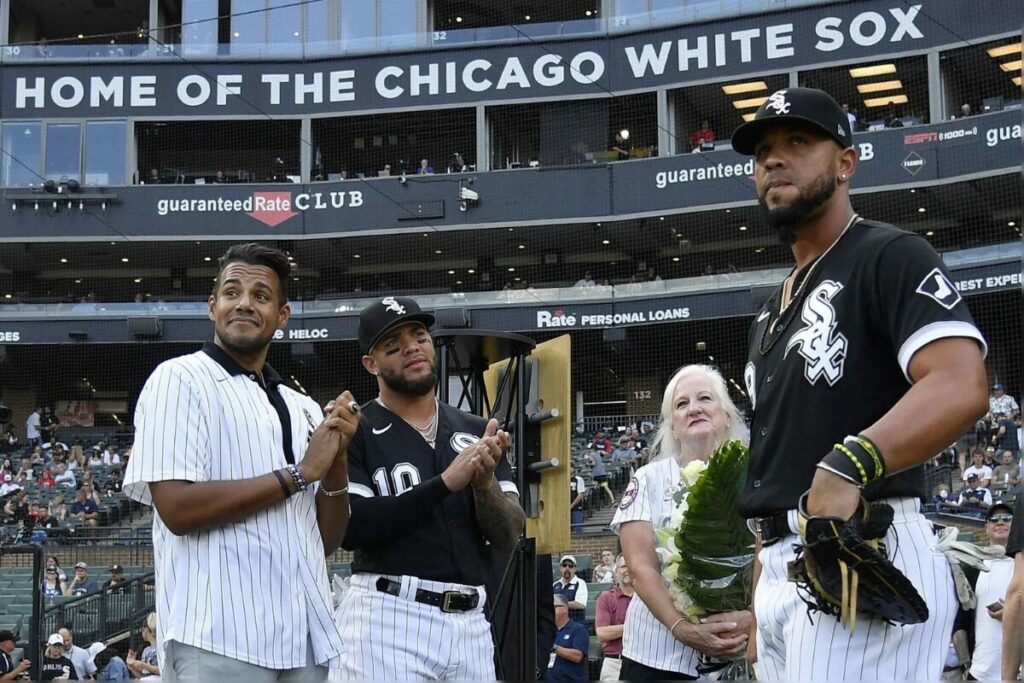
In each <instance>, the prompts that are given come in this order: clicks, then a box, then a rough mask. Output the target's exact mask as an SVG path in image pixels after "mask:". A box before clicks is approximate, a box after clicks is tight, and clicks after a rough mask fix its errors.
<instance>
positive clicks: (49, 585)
mask: <svg viewBox="0 0 1024 683" xmlns="http://www.w3.org/2000/svg"><path fill="white" fill-rule="evenodd" d="M67 589H68V585H67V583H65V582H64V581H61V580H60V576H58V575H57V570H56V569H47V570H46V574H45V575H44V576H43V597H44V598H46V600H47V601H48V602H49V601H53V600H54V599H56V598H59V597H61V596H63V595H64V594H65V592H67Z"/></svg>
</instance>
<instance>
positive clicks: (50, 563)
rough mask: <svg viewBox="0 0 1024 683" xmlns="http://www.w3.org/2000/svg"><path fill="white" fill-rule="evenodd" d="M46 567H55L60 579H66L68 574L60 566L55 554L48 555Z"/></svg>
mask: <svg viewBox="0 0 1024 683" xmlns="http://www.w3.org/2000/svg"><path fill="white" fill-rule="evenodd" d="M46 568H47V569H56V570H57V576H59V577H60V580H61V581H67V580H68V575H67V574H66V573H65V572H64V570H63V569H62V568H61V566H60V560H58V559H57V556H56V555H50V556H49V557H47V558H46Z"/></svg>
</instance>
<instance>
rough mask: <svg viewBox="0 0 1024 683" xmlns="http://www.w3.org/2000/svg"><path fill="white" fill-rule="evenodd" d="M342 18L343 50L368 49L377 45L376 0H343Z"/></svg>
mask: <svg viewBox="0 0 1024 683" xmlns="http://www.w3.org/2000/svg"><path fill="white" fill-rule="evenodd" d="M340 20H341V40H342V46H341V47H342V50H343V51H358V50H366V49H370V48H373V47H375V46H376V44H377V3H376V1H375V0H369V1H368V0H342V2H341V16H340Z"/></svg>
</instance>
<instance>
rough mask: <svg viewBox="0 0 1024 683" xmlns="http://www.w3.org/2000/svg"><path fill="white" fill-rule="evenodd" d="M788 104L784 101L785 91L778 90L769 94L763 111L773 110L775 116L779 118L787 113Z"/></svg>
mask: <svg viewBox="0 0 1024 683" xmlns="http://www.w3.org/2000/svg"><path fill="white" fill-rule="evenodd" d="M789 107H790V104H789V102H787V101H786V91H785V90H779V91H776V92H774V93H772V94H771V96H770V97H769V98H768V103H767V104H766V105H765V106H764V108H765V109H774V110H775V113H776V114H779V115H780V116H781V115H782V114H788V113H789Z"/></svg>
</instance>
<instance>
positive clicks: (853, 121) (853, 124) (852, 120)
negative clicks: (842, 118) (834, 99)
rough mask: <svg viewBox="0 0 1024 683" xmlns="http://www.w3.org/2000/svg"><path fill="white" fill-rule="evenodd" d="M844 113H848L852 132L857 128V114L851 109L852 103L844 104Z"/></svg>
mask: <svg viewBox="0 0 1024 683" xmlns="http://www.w3.org/2000/svg"><path fill="white" fill-rule="evenodd" d="M843 113H844V114H846V120H847V121H849V122H850V132H851V133H853V132H855V131H856V130H857V115H856V114H854V113H853V112H852V111H850V105H848V104H844V105H843Z"/></svg>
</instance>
